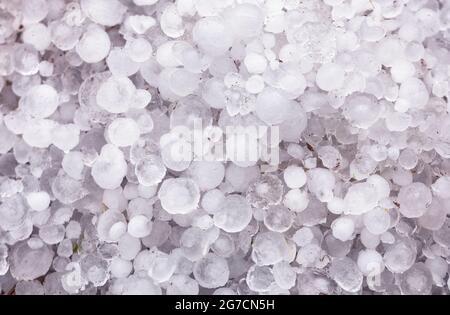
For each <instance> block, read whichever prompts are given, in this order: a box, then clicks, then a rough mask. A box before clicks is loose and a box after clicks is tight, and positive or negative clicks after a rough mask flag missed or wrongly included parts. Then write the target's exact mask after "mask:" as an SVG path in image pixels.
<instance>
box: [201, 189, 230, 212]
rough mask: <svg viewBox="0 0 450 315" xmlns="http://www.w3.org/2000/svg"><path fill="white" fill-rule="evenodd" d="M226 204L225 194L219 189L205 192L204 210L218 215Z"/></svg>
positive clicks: (203, 198) (203, 199)
mask: <svg viewBox="0 0 450 315" xmlns="http://www.w3.org/2000/svg"><path fill="white" fill-rule="evenodd" d="M224 202H225V194H224V193H223V192H222V191H221V190H219V189H213V190H209V191H207V192H205V193H204V194H203V197H202V201H201V206H202V208H203V209H204V210H205V211H206V212H208V213H211V214H214V213H216V212H217V211H218V210H219V209H220V207H221V206H222V205H223V203H224Z"/></svg>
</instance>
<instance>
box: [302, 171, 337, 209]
mask: <svg viewBox="0 0 450 315" xmlns="http://www.w3.org/2000/svg"><path fill="white" fill-rule="evenodd" d="M307 178H308V181H307V184H308V189H309V191H310V192H311V193H312V194H314V195H315V196H316V197H317V199H319V200H320V201H323V202H327V201H329V200H331V199H332V198H333V189H334V186H335V184H336V179H335V177H334V174H333V173H332V172H331V171H329V170H328V169H325V168H313V169H311V170H309V171H308V172H307Z"/></svg>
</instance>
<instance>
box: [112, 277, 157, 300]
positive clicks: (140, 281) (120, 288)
mask: <svg viewBox="0 0 450 315" xmlns="http://www.w3.org/2000/svg"><path fill="white" fill-rule="evenodd" d="M108 292H109V293H111V294H114V295H161V288H160V287H159V286H157V285H156V284H155V283H154V282H153V280H152V279H151V278H150V277H148V276H147V275H143V274H139V273H138V274H132V275H131V276H129V277H127V278H120V279H117V280H116V281H114V282H113V283H112V284H111V286H110V288H109V291H108Z"/></svg>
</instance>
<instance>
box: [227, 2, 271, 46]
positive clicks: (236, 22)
mask: <svg viewBox="0 0 450 315" xmlns="http://www.w3.org/2000/svg"><path fill="white" fill-rule="evenodd" d="M225 17H226V19H227V22H228V24H229V27H230V28H231V30H232V31H233V33H234V35H235V36H236V37H238V38H242V39H246V38H251V37H255V36H258V35H260V34H261V32H262V29H263V26H264V13H263V12H262V10H261V8H260V7H258V6H257V5H254V4H251V3H240V4H237V5H236V6H235V7H234V8H232V9H231V10H229V11H228V12H226V13H225Z"/></svg>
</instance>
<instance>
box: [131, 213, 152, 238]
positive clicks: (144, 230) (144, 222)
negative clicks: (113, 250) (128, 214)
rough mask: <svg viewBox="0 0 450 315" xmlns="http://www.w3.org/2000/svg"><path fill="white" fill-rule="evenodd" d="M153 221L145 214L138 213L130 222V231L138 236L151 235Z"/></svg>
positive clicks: (134, 235) (132, 234)
mask: <svg viewBox="0 0 450 315" xmlns="http://www.w3.org/2000/svg"><path fill="white" fill-rule="evenodd" d="M151 230H152V223H151V221H150V219H148V218H147V217H146V216H145V215H136V216H134V217H132V218H131V219H130V221H129V222H128V233H129V234H130V235H131V236H133V237H136V238H141V237H146V236H148V235H150V232H151Z"/></svg>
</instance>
